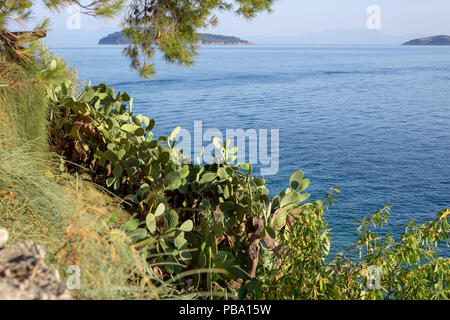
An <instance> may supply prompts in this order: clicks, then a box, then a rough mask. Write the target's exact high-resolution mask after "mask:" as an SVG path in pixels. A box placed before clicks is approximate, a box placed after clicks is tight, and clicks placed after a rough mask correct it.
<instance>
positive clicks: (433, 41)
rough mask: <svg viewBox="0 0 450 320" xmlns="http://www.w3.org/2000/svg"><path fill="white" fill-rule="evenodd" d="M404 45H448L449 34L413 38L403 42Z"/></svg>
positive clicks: (449, 44)
mask: <svg viewBox="0 0 450 320" xmlns="http://www.w3.org/2000/svg"><path fill="white" fill-rule="evenodd" d="M403 45H404V46H450V36H445V35H440V36H435V37H426V38H419V39H414V40H411V41H408V42H405V43H404V44H403Z"/></svg>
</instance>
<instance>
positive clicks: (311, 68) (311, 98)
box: [55, 46, 450, 255]
mask: <svg viewBox="0 0 450 320" xmlns="http://www.w3.org/2000/svg"><path fill="white" fill-rule="evenodd" d="M122 49H123V47H121V46H95V47H84V48H57V49H55V51H56V52H57V54H59V55H60V56H63V57H64V58H65V59H66V60H67V61H68V62H69V63H70V64H72V65H76V67H77V69H78V72H79V76H80V77H81V78H83V79H86V80H91V81H92V83H93V84H98V83H102V82H105V83H107V84H108V85H110V86H111V87H113V88H115V89H116V90H117V91H119V90H120V91H127V92H128V93H129V94H130V96H132V97H133V98H134V107H133V111H134V112H135V113H142V114H144V115H147V116H149V117H152V118H155V119H156V127H155V129H154V132H155V135H165V136H167V135H168V134H169V133H170V132H171V131H172V129H174V128H175V127H176V126H181V127H183V128H186V129H188V130H191V131H192V130H193V125H194V121H195V120H202V121H203V130H206V129H208V128H218V129H220V130H225V129H226V128H242V129H269V130H270V129H279V134H280V139H279V148H280V151H279V152H280V156H279V159H280V163H279V167H280V169H279V172H278V174H277V175H275V176H270V177H269V183H268V184H269V187H270V190H271V193H272V194H275V193H278V192H280V191H281V190H284V189H285V188H286V187H287V186H288V182H289V176H290V174H291V173H292V172H294V171H295V170H298V169H302V170H303V172H304V174H305V177H307V178H309V179H311V185H310V187H309V192H310V193H311V194H312V196H311V199H312V200H315V199H322V198H323V196H324V195H325V194H327V193H328V191H329V189H330V187H334V186H338V185H339V186H341V187H342V193H341V197H340V199H339V201H338V202H337V203H336V205H335V206H334V207H333V208H332V209H331V210H330V212H328V213H327V214H326V218H327V221H328V222H329V225H330V227H331V228H332V238H333V242H332V246H335V247H336V249H337V250H344V249H345V248H347V247H348V246H349V245H350V244H351V243H352V242H353V241H354V240H355V236H354V233H355V231H356V227H357V224H355V222H354V219H362V218H363V217H365V216H367V215H370V214H372V213H374V212H376V211H377V210H378V209H380V208H382V207H383V206H384V205H385V204H389V205H390V206H391V207H392V210H391V219H390V224H389V226H390V227H389V228H390V230H391V231H393V232H394V234H397V235H398V233H399V231H400V230H402V228H401V227H400V225H401V224H405V223H407V222H408V221H409V220H411V219H414V220H415V221H417V222H425V221H429V220H432V219H434V218H435V217H436V214H437V213H438V212H439V211H440V210H442V209H444V208H447V207H450V90H449V83H450V47H402V46H310V47H308V46H242V47H235V46H214V47H206V46H205V47H202V48H200V50H199V56H198V58H197V62H196V64H195V66H193V67H182V66H176V65H168V64H166V63H165V62H164V61H163V60H162V59H161V58H157V61H156V71H157V74H156V76H155V77H154V78H152V79H150V80H147V81H146V80H143V79H141V78H139V77H138V75H137V74H136V72H134V71H133V70H131V69H130V68H129V62H128V60H127V59H126V58H125V57H123V56H122V54H121V51H122ZM224 132H225V131H224ZM444 250H445V254H446V255H448V252H449V250H448V249H444Z"/></svg>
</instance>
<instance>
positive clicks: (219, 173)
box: [217, 167, 228, 179]
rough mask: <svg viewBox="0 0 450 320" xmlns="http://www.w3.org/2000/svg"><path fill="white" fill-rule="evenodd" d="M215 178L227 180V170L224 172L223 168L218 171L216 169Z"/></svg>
mask: <svg viewBox="0 0 450 320" xmlns="http://www.w3.org/2000/svg"><path fill="white" fill-rule="evenodd" d="M217 176H218V177H219V178H220V179H226V178H228V174H227V170H225V168H223V167H220V168H219V169H217Z"/></svg>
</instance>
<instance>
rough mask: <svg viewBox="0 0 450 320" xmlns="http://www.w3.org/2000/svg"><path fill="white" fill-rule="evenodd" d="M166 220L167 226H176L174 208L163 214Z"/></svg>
mask: <svg viewBox="0 0 450 320" xmlns="http://www.w3.org/2000/svg"><path fill="white" fill-rule="evenodd" d="M165 218H166V222H167V228H168V229H173V228H176V227H177V225H178V219H179V218H178V213H177V212H176V211H175V210H170V211H169V212H167V213H166V215H165Z"/></svg>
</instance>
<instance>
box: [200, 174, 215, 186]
mask: <svg viewBox="0 0 450 320" xmlns="http://www.w3.org/2000/svg"><path fill="white" fill-rule="evenodd" d="M216 177H217V174H216V173H215V172H207V173H205V174H203V175H202V178H201V179H200V181H199V183H200V184H204V183H208V182H211V181H213V180H214V179H215V178H216Z"/></svg>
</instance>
